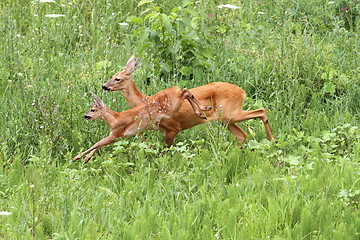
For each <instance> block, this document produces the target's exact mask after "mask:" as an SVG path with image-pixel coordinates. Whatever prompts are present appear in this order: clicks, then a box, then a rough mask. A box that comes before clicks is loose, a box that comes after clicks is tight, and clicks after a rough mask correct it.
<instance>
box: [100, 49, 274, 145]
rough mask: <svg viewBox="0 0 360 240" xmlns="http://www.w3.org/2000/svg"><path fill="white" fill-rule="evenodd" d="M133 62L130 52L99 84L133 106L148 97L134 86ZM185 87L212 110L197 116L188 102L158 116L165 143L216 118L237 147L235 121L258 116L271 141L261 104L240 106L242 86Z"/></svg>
mask: <svg viewBox="0 0 360 240" xmlns="http://www.w3.org/2000/svg"><path fill="white" fill-rule="evenodd" d="M137 65H138V61H137V60H136V58H135V56H131V57H130V59H129V60H128V62H127V63H126V65H125V67H124V69H123V70H122V71H119V72H117V73H116V74H115V75H114V76H113V77H112V78H111V79H110V80H109V81H107V82H106V83H105V84H104V85H103V86H102V88H103V89H104V90H106V91H118V90H120V91H122V93H123V96H124V97H125V99H126V101H127V102H128V104H129V105H130V107H134V106H137V105H138V104H141V103H142V102H144V101H146V99H148V98H149V96H146V95H144V94H142V93H141V92H140V91H139V90H138V88H137V87H136V85H135V83H134V81H133V78H132V74H133V72H134V71H135V70H136V67H137ZM189 91H190V92H191V93H192V94H193V95H194V96H195V98H196V99H198V100H199V101H200V102H201V103H202V104H203V105H206V106H212V109H213V110H212V111H211V112H210V113H207V114H206V116H207V120H205V119H200V118H198V117H197V116H196V115H195V114H194V112H193V111H191V109H190V105H189V104H188V103H184V104H183V105H182V106H181V108H180V109H179V111H178V112H177V113H176V114H175V115H173V116H172V117H171V118H167V119H162V120H161V121H160V125H159V129H160V130H161V131H162V132H163V133H164V134H165V143H166V144H167V146H168V147H170V146H171V145H172V143H173V142H174V139H175V137H176V135H177V134H178V133H179V132H181V131H183V130H185V129H188V128H191V127H194V126H196V125H198V124H202V123H205V122H206V121H220V122H222V123H223V124H225V125H227V128H228V130H229V131H230V132H231V133H232V134H234V135H235V136H236V138H237V140H238V142H239V145H240V147H241V144H242V143H244V142H245V139H246V137H247V134H246V133H245V132H244V131H243V130H242V129H241V128H240V127H239V126H238V125H237V124H236V123H237V122H241V121H245V120H249V119H253V118H260V119H261V120H262V121H263V123H264V126H265V129H266V133H267V136H268V139H269V140H270V141H274V137H273V134H272V132H271V128H270V125H269V121H268V117H267V115H266V112H265V109H264V108H260V109H256V110H252V111H244V110H242V104H243V102H244V100H245V97H246V94H245V91H244V90H243V89H242V88H240V87H238V86H235V85H233V84H230V83H226V82H213V83H210V84H206V85H203V86H199V87H196V88H193V89H190V90H189Z"/></svg>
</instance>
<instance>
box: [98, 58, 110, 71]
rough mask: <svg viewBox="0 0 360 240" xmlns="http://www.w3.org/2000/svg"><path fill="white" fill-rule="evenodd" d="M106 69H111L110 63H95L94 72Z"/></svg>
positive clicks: (105, 61)
mask: <svg viewBox="0 0 360 240" xmlns="http://www.w3.org/2000/svg"><path fill="white" fill-rule="evenodd" d="M108 67H111V62H110V61H107V60H104V61H100V62H97V63H95V69H96V70H101V69H103V68H108Z"/></svg>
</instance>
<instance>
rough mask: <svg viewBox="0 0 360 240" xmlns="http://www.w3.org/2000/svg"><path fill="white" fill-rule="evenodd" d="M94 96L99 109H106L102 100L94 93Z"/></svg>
mask: <svg viewBox="0 0 360 240" xmlns="http://www.w3.org/2000/svg"><path fill="white" fill-rule="evenodd" d="M92 96H93V98H94V100H95V103H96V105H98V106H99V107H104V106H105V105H104V103H103V101H101V99H100V98H99V97H98V96H96V95H95V94H94V93H92Z"/></svg>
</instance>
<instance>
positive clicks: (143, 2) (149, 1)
mask: <svg viewBox="0 0 360 240" xmlns="http://www.w3.org/2000/svg"><path fill="white" fill-rule="evenodd" d="M152 2H153V0H141V1H140V2H139V3H138V5H137V6H138V7H140V6H142V5H144V4H148V3H152Z"/></svg>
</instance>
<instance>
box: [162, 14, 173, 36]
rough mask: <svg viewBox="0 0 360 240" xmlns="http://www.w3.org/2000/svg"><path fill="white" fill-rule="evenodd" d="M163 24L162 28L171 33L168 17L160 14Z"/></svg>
mask: <svg viewBox="0 0 360 240" xmlns="http://www.w3.org/2000/svg"><path fill="white" fill-rule="evenodd" d="M161 17H162V20H163V23H164V27H165V29H166V31H168V32H171V30H172V25H171V22H170V20H169V17H168V16H167V15H166V14H161Z"/></svg>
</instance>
